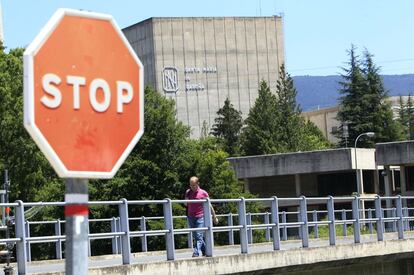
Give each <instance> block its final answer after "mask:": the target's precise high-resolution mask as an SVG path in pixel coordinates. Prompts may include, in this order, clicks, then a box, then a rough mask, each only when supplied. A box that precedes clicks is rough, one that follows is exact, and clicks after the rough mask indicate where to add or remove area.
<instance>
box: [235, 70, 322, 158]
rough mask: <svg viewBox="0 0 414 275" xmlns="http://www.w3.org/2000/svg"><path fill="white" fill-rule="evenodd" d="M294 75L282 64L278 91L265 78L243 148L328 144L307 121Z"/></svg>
mask: <svg viewBox="0 0 414 275" xmlns="http://www.w3.org/2000/svg"><path fill="white" fill-rule="evenodd" d="M296 96H297V91H296V88H295V87H294V84H293V79H292V77H291V76H290V75H289V74H288V73H287V72H286V71H285V67H284V65H282V66H281V67H280V71H279V79H278V81H277V85H276V95H274V94H272V93H271V92H270V89H269V87H268V86H267V84H266V82H264V81H263V82H262V84H261V88H260V90H259V96H258V98H257V100H256V102H255V105H254V106H253V108H252V109H251V110H250V113H249V116H248V118H247V119H246V128H245V129H244V132H243V135H242V136H243V149H244V152H245V153H246V154H248V155H253V154H270V153H283V152H297V151H310V150H316V149H323V148H327V147H329V142H328V141H327V140H326V138H325V137H324V136H323V134H322V133H321V132H320V131H319V129H318V128H317V127H316V126H315V125H314V124H313V123H312V122H311V121H305V119H304V118H303V117H302V115H301V114H302V111H301V108H300V106H299V104H298V103H297V101H296Z"/></svg>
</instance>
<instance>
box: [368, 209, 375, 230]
mask: <svg viewBox="0 0 414 275" xmlns="http://www.w3.org/2000/svg"><path fill="white" fill-rule="evenodd" d="M368 219H369V220H370V221H369V222H368V229H369V234H372V233H374V229H373V228H372V220H371V219H372V209H371V208H369V209H368Z"/></svg>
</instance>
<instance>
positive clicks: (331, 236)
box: [326, 196, 336, 245]
mask: <svg viewBox="0 0 414 275" xmlns="http://www.w3.org/2000/svg"><path fill="white" fill-rule="evenodd" d="M326 206H327V209H328V221H329V244H330V245H335V242H336V232H335V212H334V211H335V206H334V198H333V197H332V196H329V199H328V203H327V205H326Z"/></svg>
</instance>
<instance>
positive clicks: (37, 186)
mask: <svg viewBox="0 0 414 275" xmlns="http://www.w3.org/2000/svg"><path fill="white" fill-rule="evenodd" d="M22 59H23V49H20V48H17V49H11V50H10V51H9V53H6V52H5V51H4V49H3V48H2V49H1V50H0V83H1V85H0V173H1V172H3V170H4V169H8V170H9V175H10V180H11V193H10V200H11V201H14V200H16V199H20V200H24V201H34V200H52V199H54V200H62V199H63V194H64V192H63V190H64V188H63V187H64V186H63V183H62V180H60V179H59V178H57V176H56V174H55V172H54V171H53V169H52V168H51V166H50V165H49V163H48V161H47V160H46V158H45V157H44V156H43V154H42V153H41V152H40V150H39V149H38V147H37V146H36V145H35V143H34V142H33V141H32V139H31V138H30V136H29V135H28V133H27V132H26V130H25V129H24V127H23V60H22Z"/></svg>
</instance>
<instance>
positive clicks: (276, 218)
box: [0, 196, 414, 274]
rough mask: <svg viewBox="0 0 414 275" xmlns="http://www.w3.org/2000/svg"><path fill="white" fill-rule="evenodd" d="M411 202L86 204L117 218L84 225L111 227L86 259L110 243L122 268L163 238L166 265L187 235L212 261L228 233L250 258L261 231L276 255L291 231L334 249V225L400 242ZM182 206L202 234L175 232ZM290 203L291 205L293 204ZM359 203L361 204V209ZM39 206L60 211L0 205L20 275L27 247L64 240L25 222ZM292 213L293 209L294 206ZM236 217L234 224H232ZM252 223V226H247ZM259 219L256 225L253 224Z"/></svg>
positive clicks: (95, 236) (96, 236) (57, 227)
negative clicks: (324, 239)
mask: <svg viewBox="0 0 414 275" xmlns="http://www.w3.org/2000/svg"><path fill="white" fill-rule="evenodd" d="M410 200H413V201H412V202H414V197H402V196H394V197H380V196H377V197H375V198H361V197H356V196H354V197H322V198H321V197H318V198H314V197H308V198H307V197H304V196H302V197H299V198H277V197H271V198H254V199H245V198H238V199H208V198H207V199H204V200H171V199H164V200H152V201H138V200H131V201H128V200H126V199H122V200H120V201H91V202H89V203H88V204H89V206H95V205H109V206H117V207H118V211H119V216H118V217H110V218H105V219H90V220H89V223H110V228H111V231H110V232H104V233H90V232H88V236H89V255H91V250H90V247H91V246H90V242H91V241H94V240H101V239H110V240H111V242H112V253H113V254H122V262H123V264H130V263H131V258H132V257H131V246H130V241H131V239H132V238H141V250H142V251H144V252H145V251H148V242H147V238H149V237H152V236H164V237H165V244H166V254H167V260H174V259H175V243H174V242H175V241H174V236H175V235H185V234H187V238H188V247H192V236H191V234H192V232H193V231H196V230H197V231H204V236H205V242H206V251H205V253H206V256H207V257H212V256H214V238H213V234H214V233H218V232H228V244H229V245H234V244H235V243H236V242H235V232H238V243H239V244H240V253H242V254H244V253H249V244H252V243H253V231H254V230H264V231H265V234H264V235H265V240H266V241H268V242H272V244H273V249H274V250H279V249H280V248H281V243H282V242H283V241H286V240H288V237H289V234H288V229H290V228H295V229H296V232H297V233H298V235H297V236H296V237H297V238H299V239H300V240H301V241H302V247H308V246H309V239H310V234H309V231H311V232H312V231H313V237H314V238H319V228H320V227H328V231H329V244H330V245H335V243H336V237H337V232H336V228H335V226H336V225H339V226H341V228H342V235H343V236H347V234H348V233H347V231H348V228H349V227H350V228H352V231H353V236H354V242H355V243H359V242H360V241H361V226H362V227H363V228H367V231H368V233H369V234H374V233H376V235H377V240H378V241H382V240H383V239H384V232H386V231H394V232H398V238H399V239H403V238H404V231H407V230H410V229H411V224H410V222H412V221H414V216H410V215H409V214H410V212H413V211H412V210H414V208H408V207H403V205H407V203H408V201H410ZM386 201H388V203H387V205H390V202H391V204H394V205H395V207H392V208H385V207H382V204H384V203H385V202H386ZM284 202H289V203H290V207H292V206H291V205H295V204H296V207H297V211H290V212H287V211H280V209H281V208H282V207H280V206H279V204H280V203H284ZM367 202H371V203H374V206H375V207H374V208H373V209H371V208H368V209H365V208H364V207H363V205H364V204H365V203H367ZM185 203H202V204H203V209H204V213H208V214H207V215H205V217H204V224H205V225H204V227H202V228H197V229H194V228H188V227H186V228H174V220H175V219H185V218H186V217H185V216H173V210H172V209H173V208H172V205H173V204H185ZM226 203H228V204H236V205H237V213H224V214H218V216H219V217H221V218H225V220H226V225H220V226H213V222H212V217H211V213H210V211H209V207H210V204H213V205H214V204H226ZM249 203H263V204H264V206H265V207H266V208H267V209H269V210H270V211H268V212H260V213H248V212H246V204H249ZM292 203H293V204H292ZM336 203H340V204H341V206H342V205H343V204H344V203H348V204H350V206H351V209H346V208H345V209H344V208H342V209H335V204H336ZM363 203H364V204H363ZM137 205H141V206H142V205H162V208H163V214H164V215H163V216H162V217H144V216H142V217H129V211H128V210H129V208H130V207H131V206H137ZM314 205H318V206H319V207H321V206H322V208H326V209H323V210H310V211H308V206H314ZM40 206H57V207H63V206H65V203H64V202H34V203H24V202H22V201H17V202H15V203H8V204H4V203H3V204H0V207H11V208H14V213H15V238H9V239H0V244H2V245H5V244H8V243H15V244H16V256H17V265H18V269H19V274H25V273H26V272H27V262H29V261H31V253H30V251H31V245H33V244H38V243H55V250H56V258H57V259H62V258H63V251H62V242H64V241H65V235H62V224H64V223H65V221H64V220H59V219H58V220H49V221H29V220H25V214H24V209H25V207H40ZM293 207H295V206H293ZM236 217H237V223H235V218H236ZM253 217H256V220H255V222H252V220H253ZM258 218H260V220H261V222H260V221H259V220H258ZM151 220H161V221H163V223H164V228H163V229H158V230H147V223H148V222H149V221H151ZM130 222H139V230H138V231H132V230H130ZM48 224H51V225H53V226H54V235H53V236H35V237H33V236H31V234H30V233H31V228H32V227H33V226H36V225H48Z"/></svg>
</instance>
